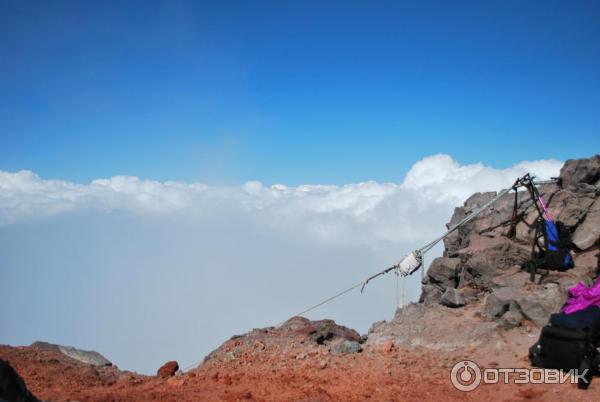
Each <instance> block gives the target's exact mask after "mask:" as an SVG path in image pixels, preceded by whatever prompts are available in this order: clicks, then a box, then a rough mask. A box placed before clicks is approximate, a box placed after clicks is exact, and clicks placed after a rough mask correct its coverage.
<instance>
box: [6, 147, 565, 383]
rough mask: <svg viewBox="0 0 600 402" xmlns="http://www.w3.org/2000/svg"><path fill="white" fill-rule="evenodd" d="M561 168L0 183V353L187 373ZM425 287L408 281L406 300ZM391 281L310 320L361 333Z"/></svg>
mask: <svg viewBox="0 0 600 402" xmlns="http://www.w3.org/2000/svg"><path fill="white" fill-rule="evenodd" d="M561 165H562V164H561V162H559V161H555V160H546V161H535V162H522V163H519V164H517V165H515V166H513V167H510V168H507V169H495V168H492V167H489V166H484V165H483V164H472V165H460V164H459V163H458V162H456V161H455V160H453V159H452V158H451V157H450V156H448V155H434V156H430V157H428V158H425V159H423V160H421V161H419V162H417V163H416V164H415V165H414V166H413V167H412V169H411V170H410V171H409V172H408V173H407V174H406V177H405V178H404V180H403V181H402V182H401V183H398V184H396V183H378V182H374V181H370V182H364V183H356V184H347V185H343V186H331V185H302V186H298V187H289V186H285V185H283V184H275V185H272V186H265V185H264V184H262V183H260V182H247V183H245V184H243V185H241V186H208V185H205V184H202V183H194V184H186V183H179V182H164V183H161V182H157V181H151V180H140V179H138V178H136V177H125V176H117V177H113V178H110V179H98V180H94V181H92V182H91V183H89V184H75V183H70V182H67V181H61V180H46V179H42V178H40V177H39V176H37V175H36V174H34V173H32V172H28V171H22V172H17V173H10V172H0V267H1V268H0V283H3V284H10V286H5V288H4V289H3V291H2V292H0V315H1V316H2V317H3V320H4V324H5V325H4V327H3V331H0V343H10V344H26V343H30V342H32V341H34V340H38V339H42V340H48V341H51V342H55V343H62V344H70V345H75V346H79V347H83V348H89V349H96V350H99V351H100V352H102V353H104V354H106V355H107V356H108V357H109V358H111V359H112V360H113V361H114V362H115V363H117V364H118V365H119V366H121V367H122V368H125V369H133V370H141V371H143V372H145V373H152V372H155V371H156V368H157V367H159V366H160V364H162V363H163V362H164V361H166V360H171V359H176V360H178V361H179V363H180V365H182V366H187V365H189V364H191V363H193V362H196V361H199V360H201V359H202V357H203V356H204V355H205V354H207V353H208V352H209V351H210V350H211V349H212V348H214V347H216V346H217V345H218V344H220V343H221V342H223V341H224V340H225V339H227V338H228V337H230V336H231V335H232V334H234V333H241V332H245V331H248V330H249V329H251V328H254V327H260V326H266V325H273V324H276V323H277V322H280V321H282V320H284V319H286V318H289V317H290V316H291V315H292V314H294V313H297V312H298V311H301V310H303V309H304V308H305V307H307V306H310V305H312V304H314V303H316V302H318V301H321V300H323V299H324V298H326V297H329V296H331V295H332V294H334V293H336V292H338V291H340V290H342V289H344V288H346V287H347V286H350V285H353V284H355V283H357V282H358V281H360V280H363V279H364V278H365V277H367V276H368V275H370V274H372V273H374V272H376V271H378V270H380V269H382V268H385V267H386V266H388V265H389V264H390V263H393V262H395V260H396V259H398V258H400V257H402V256H403V255H404V254H405V253H407V252H409V251H411V250H412V249H414V248H416V247H417V246H421V245H423V243H424V242H427V241H429V240H431V239H432V238H433V237H434V236H437V235H439V234H440V233H441V232H442V231H443V230H444V224H445V223H446V222H447V221H448V220H449V219H450V216H451V214H452V211H453V209H454V207H455V206H457V205H460V204H461V203H462V202H463V201H464V200H465V199H466V198H467V197H468V196H470V195H471V194H472V193H474V192H477V191H488V190H499V189H501V188H505V187H508V186H510V185H511V184H512V182H513V181H514V179H515V178H516V177H517V176H520V175H522V174H524V173H525V172H527V171H530V172H531V173H533V174H537V175H539V176H540V177H541V178H547V177H549V176H554V175H556V174H558V172H559V169H560V167H561ZM436 252H437V253H439V252H440V250H439V249H434V250H432V252H431V253H429V254H428V255H427V261H431V259H432V258H434V257H435V256H436V254H435V253H436ZM419 279H420V278H419V275H413V276H412V277H410V278H409V279H408V282H407V284H406V289H407V300H415V299H416V298H417V297H418V295H419V291H420V284H419ZM394 285H395V283H394V276H393V275H392V276H388V277H385V278H382V279H381V280H379V281H374V282H372V283H371V284H369V287H368V289H367V291H366V293H365V294H362V295H361V294H354V295H347V296H346V297H345V298H344V299H343V300H336V302H335V303H332V304H329V305H326V306H323V307H322V308H320V309H319V310H317V311H314V312H312V313H311V314H309V317H310V318H323V317H328V318H333V319H335V320H336V321H338V322H341V323H343V324H345V325H349V326H351V327H354V328H356V329H357V330H359V331H361V332H363V333H365V332H366V330H367V329H368V327H369V325H370V323H372V322H374V321H376V320H381V319H386V318H390V317H391V315H392V314H393V307H394V303H395V286H394ZM14 306H18V308H14ZM156 345H160V347H157V346H156Z"/></svg>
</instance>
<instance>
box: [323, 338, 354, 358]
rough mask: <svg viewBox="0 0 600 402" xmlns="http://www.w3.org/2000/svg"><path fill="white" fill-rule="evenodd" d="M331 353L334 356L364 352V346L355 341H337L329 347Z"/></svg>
mask: <svg viewBox="0 0 600 402" xmlns="http://www.w3.org/2000/svg"><path fill="white" fill-rule="evenodd" d="M329 352H330V353H331V354H333V355H341V354H350V353H359V352H362V346H360V343H358V342H355V341H349V340H347V339H336V340H335V341H333V342H332V343H331V344H330V346H329Z"/></svg>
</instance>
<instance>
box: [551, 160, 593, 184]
mask: <svg viewBox="0 0 600 402" xmlns="http://www.w3.org/2000/svg"><path fill="white" fill-rule="evenodd" d="M560 178H561V179H562V182H563V186H564V187H565V188H566V187H570V186H575V185H577V184H578V183H586V184H596V182H597V181H598V180H600V155H594V156H593V157H591V158H586V159H570V160H568V161H566V162H565V164H564V165H563V167H562V169H560Z"/></svg>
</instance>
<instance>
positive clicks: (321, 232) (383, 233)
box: [0, 154, 562, 246]
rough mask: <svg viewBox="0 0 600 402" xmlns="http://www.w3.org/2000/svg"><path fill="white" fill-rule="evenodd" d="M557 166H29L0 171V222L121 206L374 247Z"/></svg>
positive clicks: (429, 229)
mask: <svg viewBox="0 0 600 402" xmlns="http://www.w3.org/2000/svg"><path fill="white" fill-rule="evenodd" d="M561 166H562V163H561V162H560V161H556V160H543V161H534V162H522V163H519V164H517V165H515V166H513V167H510V168H507V169H494V168H492V167H487V166H484V165H483V164H480V163H478V164H471V165H464V166H461V165H460V164H459V163H458V162H456V161H455V160H453V159H452V158H451V157H450V156H449V155H443V154H439V155H434V156H430V157H427V158H424V159H423V160H421V161H419V162H417V163H416V164H415V165H414V166H413V167H412V168H411V170H410V171H409V172H408V173H407V174H406V177H405V178H404V180H403V181H402V183H400V184H394V183H377V182H374V181H369V182H363V183H357V184H348V185H344V186H334V185H301V186H298V187H288V186H285V185H283V184H274V185H272V186H270V187H267V186H265V185H263V184H262V183H260V182H257V181H251V182H247V183H245V184H243V185H241V186H239V187H224V186H208V185H206V184H202V183H193V184H186V183H181V182H164V183H161V182H157V181H152V180H140V179H139V178H137V177H132V176H115V177H112V178H110V179H97V180H94V181H92V182H91V183H89V184H75V183H71V182H67V181H62V180H44V179H42V178H40V177H39V176H38V175H36V174H35V173H33V172H31V171H20V172H17V173H10V172H2V171H0V225H11V224H12V225H14V224H18V223H19V222H31V221H35V220H39V219H43V218H46V217H50V216H54V215H60V214H66V213H69V212H87V213H98V212H100V213H101V212H106V211H126V212H129V213H133V214H137V215H140V216H170V217H173V218H176V219H187V220H189V221H191V222H201V221H203V220H206V219H210V220H211V221H214V220H215V219H227V218H232V217H240V216H243V217H244V218H246V219H251V220H252V221H253V222H254V224H256V225H257V226H263V227H265V228H268V229H269V230H284V231H285V230H287V229H288V228H290V227H292V226H293V227H295V228H296V230H297V231H301V232H303V233H306V234H308V235H310V236H317V237H318V238H319V239H321V240H326V241H333V242H347V243H356V242H358V243H363V244H370V245H373V246H375V245H376V244H377V243H378V242H382V241H383V242H406V241H417V240H423V239H426V238H427V237H428V236H430V235H431V234H432V233H437V232H439V231H440V230H441V224H442V223H443V222H444V221H445V220H447V219H448V217H449V213H450V212H451V210H452V208H453V207H454V206H457V205H459V204H460V203H461V202H462V201H463V200H464V199H465V198H466V197H468V196H469V195H470V194H472V193H474V192H476V191H491V190H498V189H501V188H504V187H507V186H509V185H510V184H512V182H513V181H514V179H515V178H516V177H517V176H520V175H522V174H524V173H525V172H531V173H533V174H535V175H536V176H538V177H540V178H548V177H550V176H553V175H557V174H558V171H559V169H560V167H561ZM438 211H439V212H438Z"/></svg>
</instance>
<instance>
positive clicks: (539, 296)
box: [516, 283, 567, 327]
mask: <svg viewBox="0 0 600 402" xmlns="http://www.w3.org/2000/svg"><path fill="white" fill-rule="evenodd" d="M566 299H567V293H566V291H564V289H562V288H561V287H560V286H558V284H555V283H549V284H546V285H543V286H539V287H537V289H535V290H533V291H530V292H523V293H521V295H520V296H519V298H518V299H517V300H516V302H517V304H518V305H519V307H520V308H521V312H522V313H523V316H525V318H527V319H529V320H531V321H533V322H534V323H535V324H536V325H538V326H540V327H541V326H544V325H546V323H547V322H548V319H549V318H550V314H552V313H556V312H557V311H558V310H560V308H561V307H562V305H563V304H564V303H565V300H566Z"/></svg>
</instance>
